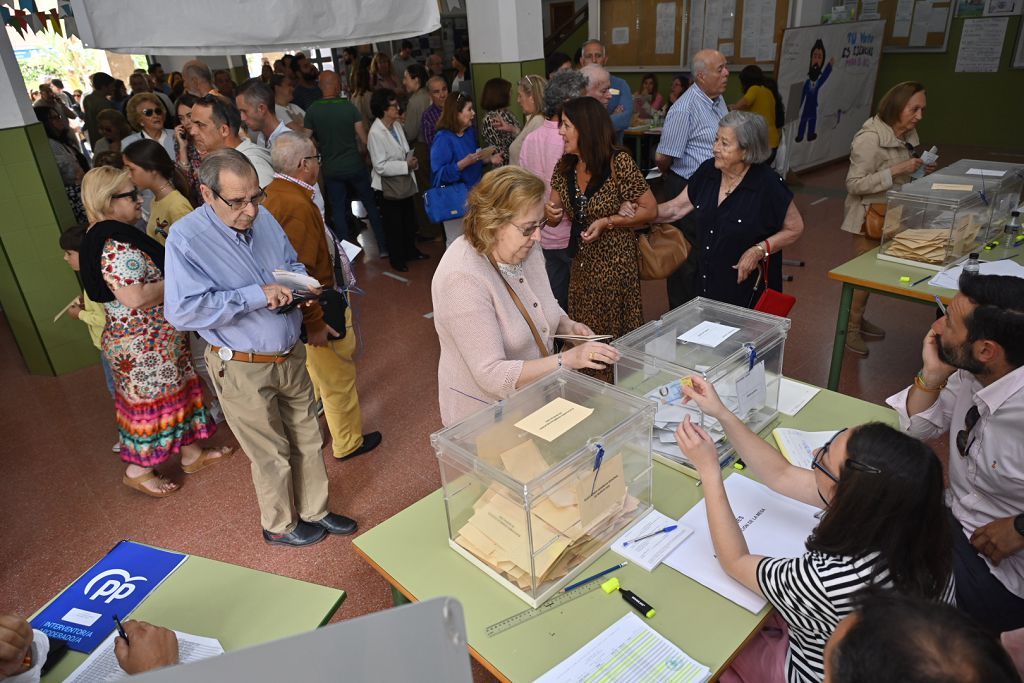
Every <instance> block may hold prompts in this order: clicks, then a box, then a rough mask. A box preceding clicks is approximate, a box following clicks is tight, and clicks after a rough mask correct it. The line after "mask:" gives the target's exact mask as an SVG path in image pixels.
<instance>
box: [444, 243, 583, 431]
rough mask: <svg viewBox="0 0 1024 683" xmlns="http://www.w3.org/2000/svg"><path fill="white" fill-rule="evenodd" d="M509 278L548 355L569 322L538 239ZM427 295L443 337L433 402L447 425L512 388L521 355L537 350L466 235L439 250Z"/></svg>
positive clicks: (524, 357)
mask: <svg viewBox="0 0 1024 683" xmlns="http://www.w3.org/2000/svg"><path fill="white" fill-rule="evenodd" d="M509 284H511V285H512V288H513V289H514V290H515V292H516V294H518V295H519V298H520V300H521V301H522V302H523V305H524V306H525V307H526V309H527V311H528V312H529V313H530V317H531V318H532V319H533V324H534V326H536V328H537V332H539V333H540V336H541V338H542V339H543V341H544V344H545V346H546V347H547V349H548V352H549V353H550V352H551V349H552V344H551V337H552V335H554V334H557V333H559V331H562V332H565V331H568V329H569V327H570V324H571V321H570V320H569V316H568V315H566V314H565V311H563V310H562V309H561V307H560V306H559V305H558V302H557V301H555V297H554V295H553V294H552V293H551V284H550V282H549V281H548V276H547V272H546V271H545V269H544V256H543V254H542V253H541V250H540V246H539V245H535V246H534V248H533V249H531V250H530V254H529V256H527V257H526V261H524V262H523V275H522V278H518V279H516V280H513V281H512V282H510V283H509ZM430 294H431V298H432V299H433V303H434V327H435V328H436V329H437V337H438V340H439V341H440V342H441V359H440V361H439V363H438V366H437V393H438V403H439V404H440V407H441V422H442V423H443V424H444V425H445V426H446V427H448V426H451V425H453V424H455V423H457V422H459V421H460V420H462V419H463V418H465V417H466V416H468V415H470V414H471V413H475V412H476V411H478V410H480V409H481V408H483V407H484V405H485V403H484V402H486V403H487V404H490V403H494V402H495V401H498V400H500V399H503V398H505V397H507V396H508V395H509V394H511V393H512V392H513V391H515V390H516V383H517V382H518V381H519V375H520V373H522V371H523V361H527V360H533V359H536V358H540V357H541V354H540V350H539V349H538V348H537V344H536V343H535V342H534V339H533V334H532V333H531V332H530V327H529V325H527V324H526V321H525V320H523V316H522V314H521V313H520V312H519V309H518V308H517V307H516V304H515V302H514V301H513V300H512V297H511V295H509V293H508V290H507V289H505V285H503V284H502V283H501V276H499V275H498V273H496V272H495V271H494V268H493V267H492V266H491V264H490V263H489V262H488V261H487V258H486V257H485V256H484V255H483V254H481V253H479V252H478V251H477V250H476V249H474V248H473V246H472V245H470V243H469V242H467V241H466V238H465V237H459V238H458V239H456V240H455V241H454V242H452V244H451V246H450V247H448V249H447V250H446V251H445V252H444V256H443V257H442V258H441V262H440V263H439V264H438V266H437V271H436V272H435V273H434V279H433V281H432V282H431V284H430ZM459 392H462V393H459ZM463 394H468V396H464V395H463ZM470 396H471V397H473V398H469V397H470ZM476 399H480V400H476Z"/></svg>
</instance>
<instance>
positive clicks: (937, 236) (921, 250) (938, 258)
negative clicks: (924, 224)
mask: <svg viewBox="0 0 1024 683" xmlns="http://www.w3.org/2000/svg"><path fill="white" fill-rule="evenodd" d="M948 241H949V230H948V229H943V228H924V229H920V230H904V231H903V232H901V233H900V234H898V235H896V236H895V237H893V238H892V239H891V240H890V241H889V243H888V244H887V245H886V247H885V253H886V254H887V255H889V256H894V257H897V258H905V259H910V260H913V261H922V262H924V263H942V261H943V260H945V258H946V243H947V242H948Z"/></svg>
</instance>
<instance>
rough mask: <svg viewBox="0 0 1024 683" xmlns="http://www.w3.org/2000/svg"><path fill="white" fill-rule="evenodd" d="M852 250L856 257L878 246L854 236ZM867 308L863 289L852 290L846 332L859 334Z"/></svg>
mask: <svg viewBox="0 0 1024 683" xmlns="http://www.w3.org/2000/svg"><path fill="white" fill-rule="evenodd" d="M853 240H854V242H853V250H854V252H856V254H857V256H860V255H861V254H865V253H867V252H869V251H871V250H872V249H874V248H875V247H877V246H878V240H873V239H871V238H869V237H867V236H866V235H864V234H860V235H854V238H853ZM867 306H868V292H867V290H865V289H855V290H853V300H852V302H851V303H850V322H849V323H848V324H847V326H846V329H847V331H856V332H860V324H861V321H862V320H864V311H865V309H866V308H867Z"/></svg>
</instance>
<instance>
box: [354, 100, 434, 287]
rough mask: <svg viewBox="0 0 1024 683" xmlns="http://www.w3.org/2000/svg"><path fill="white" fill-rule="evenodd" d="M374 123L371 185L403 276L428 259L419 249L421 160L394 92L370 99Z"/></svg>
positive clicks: (369, 140) (369, 145) (370, 140)
mask: <svg viewBox="0 0 1024 683" xmlns="http://www.w3.org/2000/svg"><path fill="white" fill-rule="evenodd" d="M370 111H371V112H373V116H374V121H373V125H372V126H370V133H369V135H368V136H367V143H366V146H367V148H368V149H369V151H370V164H371V169H370V185H371V186H372V187H373V190H374V192H375V194H376V197H377V204H379V205H380V213H381V217H382V218H383V219H384V235H385V236H386V237H387V243H388V256H389V258H390V259H391V267H392V268H394V269H395V270H397V271H398V272H400V273H405V272H407V271H408V270H409V266H408V265H407V264H408V262H409V261H413V260H420V259H425V258H427V255H426V254H424V253H422V252H421V251H420V250H419V249H417V248H416V207H415V204H413V195H415V194H416V192H417V186H416V176H415V171H416V169H417V168H419V161H418V160H417V159H416V156H415V155H414V154H413V153H412V150H411V149H410V148H409V141H408V140H406V138H405V130H404V129H403V128H402V123H401V122H400V121H399V120H398V119H399V118H401V116H402V108H401V106H400V105H399V104H398V96H397V95H396V94H395V91H394V90H389V89H388V88H379V89H377V90H375V91H374V92H373V96H372V97H371V98H370Z"/></svg>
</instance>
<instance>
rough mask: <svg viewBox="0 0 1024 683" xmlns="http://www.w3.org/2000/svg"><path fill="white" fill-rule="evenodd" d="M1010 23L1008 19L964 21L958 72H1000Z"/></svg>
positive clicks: (958, 55) (957, 59) (957, 63)
mask: <svg viewBox="0 0 1024 683" xmlns="http://www.w3.org/2000/svg"><path fill="white" fill-rule="evenodd" d="M1008 21H1009V19H1008V18H1007V17H1000V18H998V19H964V30H963V33H961V34H960V51H959V52H958V53H957V55H956V71H957V72H993V71H998V70H999V56H1000V54H1001V53H1002V51H1003V39H1004V38H1006V24H1007V22H1008Z"/></svg>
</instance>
